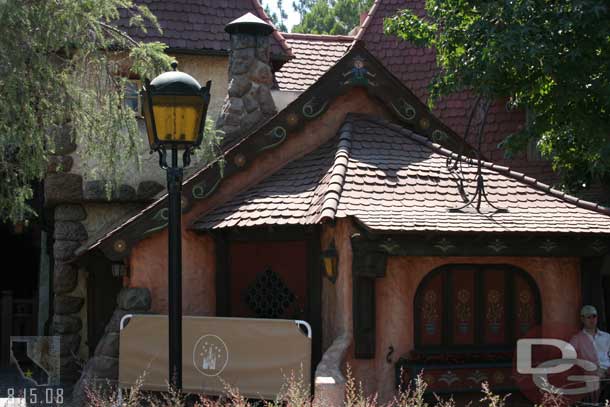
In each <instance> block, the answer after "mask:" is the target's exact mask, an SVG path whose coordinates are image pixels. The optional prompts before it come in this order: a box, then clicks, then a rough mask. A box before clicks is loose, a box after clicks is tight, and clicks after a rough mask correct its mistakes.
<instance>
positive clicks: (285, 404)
mask: <svg viewBox="0 0 610 407" xmlns="http://www.w3.org/2000/svg"><path fill="white" fill-rule="evenodd" d="M346 373H347V374H346V376H347V381H346V384H345V399H344V404H343V405H342V406H341V407H343V406H345V407H456V406H457V405H456V402H455V401H454V400H453V399H451V398H448V399H442V398H440V397H438V396H436V395H435V396H434V398H435V401H432V402H431V401H430V397H429V396H427V395H426V397H425V393H426V389H427V384H426V382H425V381H424V380H423V377H422V375H419V376H417V377H416V378H415V380H413V381H412V382H411V383H410V384H409V385H408V386H407V387H406V388H403V389H400V390H399V391H398V392H397V394H396V396H395V397H394V399H393V400H391V401H389V402H387V403H380V402H379V401H378V399H377V395H367V394H365V391H364V389H363V386H362V383H357V382H356V380H355V378H354V377H353V374H352V372H351V369H350V367H349V366H348V367H347V372H346ZM142 383H143V378H142V379H140V380H138V381H137V382H136V383H135V385H134V386H133V387H132V388H131V389H128V390H123V391H122V394H121V395H120V396H119V394H118V393H117V392H116V390H114V391H113V390H112V388H110V389H109V387H108V386H101V387H100V386H97V387H96V388H94V389H89V390H88V391H87V395H88V398H89V404H87V405H88V406H90V407H340V406H333V405H331V404H330V403H328V402H326V401H325V400H320V398H319V397H318V398H316V399H314V398H313V397H312V395H311V393H310V387H309V383H308V381H307V380H305V379H304V377H303V373H302V372H301V373H300V374H295V373H294V372H293V373H291V374H290V375H289V376H288V377H286V383H285V385H284V387H283V389H282V390H281V392H280V394H279V395H278V397H277V399H276V400H273V401H268V400H251V399H248V398H246V397H244V396H243V395H242V394H240V392H239V389H237V388H235V387H232V386H231V385H229V384H225V394H224V395H223V396H221V397H209V396H203V395H188V396H185V395H183V394H180V393H178V392H176V391H173V390H171V388H170V389H169V390H168V391H167V392H147V391H143V390H142ZM481 393H482V398H481V399H480V400H479V404H478V405H480V406H485V407H506V403H507V401H508V399H509V397H510V395H504V396H500V395H497V394H495V393H493V391H492V390H491V389H490V388H489V385H488V383H487V382H483V383H482V385H481ZM568 405H569V404H568V403H567V402H566V400H565V398H563V397H561V396H559V395H557V394H553V393H549V392H543V397H542V402H541V403H540V404H539V405H537V406H536V407H564V406H568ZM600 406H603V407H610V403H609V402H608V401H606V402H605V403H601V404H600Z"/></svg>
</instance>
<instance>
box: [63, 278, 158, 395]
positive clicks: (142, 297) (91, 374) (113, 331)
mask: <svg viewBox="0 0 610 407" xmlns="http://www.w3.org/2000/svg"><path fill="white" fill-rule="evenodd" d="M150 305H151V296H150V291H148V289H146V288H123V289H122V290H121V292H120V293H119V295H118V297H117V308H116V309H115V311H114V313H113V314H112V318H111V319H110V322H108V325H106V330H105V333H104V336H103V337H102V338H101V339H100V341H99V343H98V344H97V347H96V348H95V353H94V355H93V357H92V358H91V359H89V361H88V362H87V364H86V365H85V367H84V368H83V372H82V375H81V377H80V379H79V381H78V383H77V384H76V387H75V389H74V395H73V399H72V400H73V401H72V404H73V405H74V406H77V405H86V402H87V397H86V395H87V389H89V390H90V391H93V390H101V388H100V386H105V385H107V384H114V383H116V382H117V380H118V378H119V337H120V322H121V319H122V318H123V317H124V316H125V315H127V314H138V313H140V314H142V313H146V312H148V311H149V310H150Z"/></svg>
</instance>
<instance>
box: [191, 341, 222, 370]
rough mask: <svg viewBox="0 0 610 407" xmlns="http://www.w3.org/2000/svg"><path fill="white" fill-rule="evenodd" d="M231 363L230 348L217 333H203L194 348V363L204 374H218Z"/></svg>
mask: <svg viewBox="0 0 610 407" xmlns="http://www.w3.org/2000/svg"><path fill="white" fill-rule="evenodd" d="M228 363H229V348H228V347H227V344H226V343H225V341H223V340H222V338H220V337H219V336H217V335H211V334H208V335H203V336H202V337H201V338H199V339H198V340H197V342H196V343H195V347H194V348H193V364H194V365H195V369H197V370H198V371H199V373H201V374H202V375H204V376H209V377H213V376H218V375H220V374H221V373H222V371H223V370H225V368H226V367H227V364H228Z"/></svg>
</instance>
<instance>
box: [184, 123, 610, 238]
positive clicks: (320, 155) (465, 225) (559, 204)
mask: <svg viewBox="0 0 610 407" xmlns="http://www.w3.org/2000/svg"><path fill="white" fill-rule="evenodd" d="M450 157H453V158H454V159H455V158H456V157H457V156H456V155H455V154H453V153H451V152H450V151H449V150H446V149H444V148H442V147H441V146H440V145H438V144H435V143H433V142H431V141H429V140H428V139H427V138H425V137H423V136H420V135H417V134H416V133H414V132H412V131H410V130H408V129H405V128H403V127H401V126H399V125H396V124H392V123H389V122H387V121H385V120H382V119H377V118H373V117H369V116H360V115H350V116H348V118H347V119H346V121H345V123H344V125H343V127H342V129H341V131H340V132H339V136H338V137H337V138H335V139H334V140H332V141H331V142H328V143H326V144H325V145H323V146H322V147H320V148H319V149H317V150H316V151H314V152H312V153H310V154H308V155H307V156H305V157H303V158H301V159H299V160H297V161H294V162H292V163H290V164H288V165H287V166H286V167H284V168H283V169H281V170H280V171H278V172H277V173H275V174H273V175H272V176H270V177H269V178H267V179H265V180H264V181H262V182H261V183H259V184H258V185H256V186H253V187H251V188H249V189H248V190H246V191H244V192H242V193H240V194H238V195H237V196H235V197H234V198H233V199H231V200H230V201H229V202H227V203H226V204H224V205H222V206H220V207H218V208H216V209H215V210H214V211H212V212H210V213H208V214H206V215H204V216H202V217H201V218H200V219H199V220H198V221H196V222H195V223H194V228H195V229H200V230H209V229H219V228H228V227H250V226H257V225H284V224H315V223H319V222H322V221H324V220H333V219H336V218H345V217H354V218H355V219H356V220H357V221H358V222H359V223H361V224H362V225H363V226H365V227H366V228H367V229H369V230H372V231H379V232H466V233H470V232H476V233H479V232H485V233H497V232H509V233H511V232H514V233H545V234H547V233H548V234H554V233H588V234H593V233H596V234H600V233H601V234H610V216H609V215H610V210H608V209H606V208H604V207H601V206H599V205H596V204H593V203H589V202H584V201H581V200H579V199H577V198H574V197H571V196H568V195H566V194H564V193H562V192H560V191H556V190H553V189H551V188H550V187H549V186H547V185H545V184H542V183H540V182H537V181H536V180H534V179H532V178H529V177H526V176H524V175H523V174H520V173H516V172H514V171H511V170H510V169H508V168H506V167H500V166H497V165H494V164H491V163H488V162H484V163H482V174H483V176H484V179H485V189H486V191H487V194H488V197H489V200H490V202H491V203H492V204H493V205H494V206H495V207H497V208H501V209H505V210H506V211H505V212H504V211H497V210H496V209H495V208H493V207H492V206H490V205H487V204H486V203H483V205H482V207H481V211H480V212H478V211H477V210H476V209H475V208H474V207H472V206H467V207H466V208H464V209H462V210H460V211H454V210H455V209H456V208H460V207H462V206H463V205H464V194H462V193H461V192H460V189H459V188H458V186H459V177H462V178H463V179H464V193H465V195H466V196H468V197H471V196H472V195H473V194H474V191H475V186H476V174H477V165H476V162H475V161H473V160H472V159H462V161H461V166H460V167H461V170H460V171H452V170H450V169H448V168H447V159H448V158H450Z"/></svg>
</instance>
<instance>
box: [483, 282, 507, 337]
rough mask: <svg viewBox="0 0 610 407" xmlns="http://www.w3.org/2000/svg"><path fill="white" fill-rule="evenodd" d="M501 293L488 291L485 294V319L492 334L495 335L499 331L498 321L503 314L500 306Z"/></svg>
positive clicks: (502, 308)
mask: <svg viewBox="0 0 610 407" xmlns="http://www.w3.org/2000/svg"><path fill="white" fill-rule="evenodd" d="M501 300H502V293H501V292H500V291H498V290H489V292H488V293H487V310H486V312H485V319H486V320H487V323H488V325H489V328H490V330H491V332H492V333H494V334H497V333H498V332H499V331H500V321H501V320H502V316H503V314H504V307H503V305H502V301H501Z"/></svg>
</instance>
